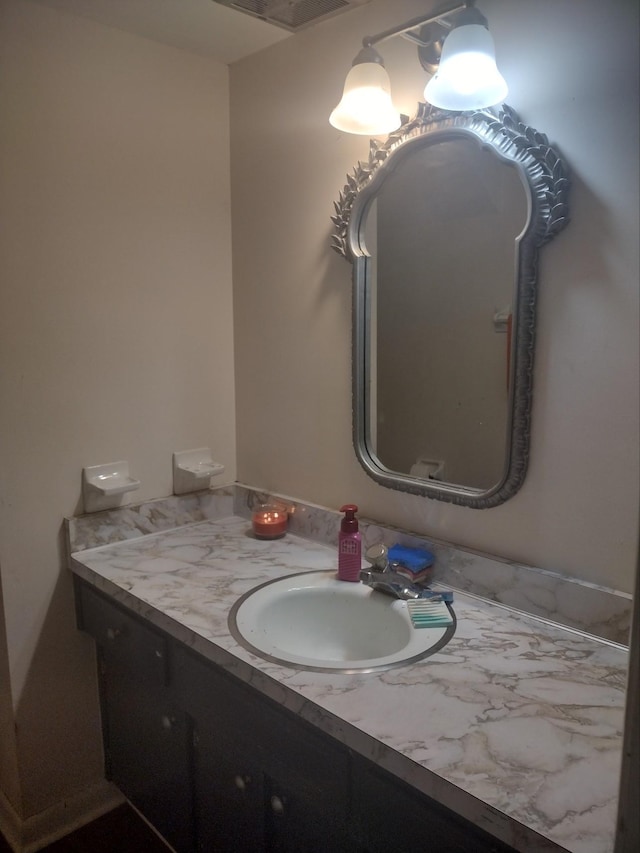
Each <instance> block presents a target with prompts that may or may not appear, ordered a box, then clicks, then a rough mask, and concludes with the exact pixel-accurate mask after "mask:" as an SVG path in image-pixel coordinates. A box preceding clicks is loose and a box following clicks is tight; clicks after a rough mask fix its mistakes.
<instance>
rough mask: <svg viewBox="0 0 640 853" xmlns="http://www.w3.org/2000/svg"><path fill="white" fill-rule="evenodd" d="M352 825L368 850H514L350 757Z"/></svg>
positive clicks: (386, 852)
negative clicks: (351, 765) (352, 768)
mask: <svg viewBox="0 0 640 853" xmlns="http://www.w3.org/2000/svg"><path fill="white" fill-rule="evenodd" d="M353 826H354V833H355V836H356V837H357V838H358V840H359V842H360V844H361V849H362V850H364V851H367V853H389V851H390V850H393V853H416V850H429V851H430V853H470V851H473V853H515V851H514V850H513V848H511V847H509V845H507V844H504V843H503V842H501V841H498V840H497V839H493V838H492V837H491V836H490V835H488V834H487V833H485V832H483V831H482V830H480V829H478V828H477V827H476V826H474V825H473V824H472V823H469V822H468V821H465V820H464V819H463V818H460V817H459V816H457V815H455V814H454V813H453V812H450V811H449V810H448V809H445V808H443V807H442V806H440V805H438V804H437V803H435V802H434V801H433V800H431V799H430V798H429V797H427V796H425V795H423V794H420V793H419V792H418V791H415V790H414V789H413V788H411V787H410V786H408V785H406V784H404V783H403V782H401V781H400V780H396V779H394V778H393V777H392V776H390V775H389V774H388V773H386V772H384V771H382V770H380V769H379V768H377V767H375V766H374V765H373V764H371V762H368V761H365V760H364V759H357V760H355V761H354V773H353Z"/></svg>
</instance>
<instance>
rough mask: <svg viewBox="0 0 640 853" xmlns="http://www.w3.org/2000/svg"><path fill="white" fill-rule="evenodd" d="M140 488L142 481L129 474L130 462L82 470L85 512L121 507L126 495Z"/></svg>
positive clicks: (89, 467)
mask: <svg viewBox="0 0 640 853" xmlns="http://www.w3.org/2000/svg"><path fill="white" fill-rule="evenodd" d="M139 488H140V480H135V479H134V478H133V477H131V475H130V474H129V463H128V462H124V461H121V462H110V463H109V464H107V465H89V466H88V467H86V468H83V469H82V499H83V501H84V511H85V512H99V511H100V510H103V509H113V508H114V507H117V506H121V505H122V504H123V503H124V502H125V501H124V495H126V494H127V493H128V492H134V491H135V490H136V489H139Z"/></svg>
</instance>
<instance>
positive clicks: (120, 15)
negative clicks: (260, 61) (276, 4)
mask: <svg viewBox="0 0 640 853" xmlns="http://www.w3.org/2000/svg"><path fill="white" fill-rule="evenodd" d="M35 2H37V3H40V5H42V6H50V7H51V8H54V9H60V10H62V11H64V12H70V13H72V14H74V15H79V16H81V17H83V18H89V19H91V20H92V21H97V22H98V23H100V24H106V26H109V27H115V28H116V29H119V30H125V31H127V32H130V33H135V34H136V35H139V36H144V37H145V38H149V39H153V40H154V41H159V42H162V44H168V45H171V46H172V47H177V48H181V49H182V50H189V51H191V52H192V53H199V54H202V55H204V56H211V57H213V58H214V59H217V60H219V61H220V62H223V63H225V64H227V65H228V64H230V63H231V62H235V61H236V60H237V59H242V57H243V56H248V55H249V54H251V53H256V52H257V51H259V50H262V49H263V48H265V47H268V46H269V45H271V44H274V43H275V42H278V41H281V40H282V39H285V38H288V37H289V36H290V35H291V33H289V32H288V31H287V30H284V29H281V28H280V27H275V26H273V25H272V24H267V23H265V22H264V21H261V20H259V19H258V18H253V17H251V16H250V15H246V14H244V13H243V12H238V11H236V10H234V9H229V8H228V7H226V6H220V5H219V4H218V3H214V2H213V0H35Z"/></svg>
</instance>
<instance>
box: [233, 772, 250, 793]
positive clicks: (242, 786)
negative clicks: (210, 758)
mask: <svg viewBox="0 0 640 853" xmlns="http://www.w3.org/2000/svg"><path fill="white" fill-rule="evenodd" d="M233 783H234V785H235V786H236V788H237V789H238V790H239V791H246V790H247V787H248V786H249V784H250V783H251V777H250V776H241V775H240V774H239V773H238V774H237V775H236V776H234V777H233Z"/></svg>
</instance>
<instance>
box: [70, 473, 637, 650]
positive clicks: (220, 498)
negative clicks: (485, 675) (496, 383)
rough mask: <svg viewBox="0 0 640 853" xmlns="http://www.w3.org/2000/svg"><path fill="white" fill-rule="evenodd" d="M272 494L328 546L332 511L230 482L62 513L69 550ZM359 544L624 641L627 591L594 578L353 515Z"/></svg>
mask: <svg viewBox="0 0 640 853" xmlns="http://www.w3.org/2000/svg"><path fill="white" fill-rule="evenodd" d="M269 499H276V500H278V501H280V502H283V503H286V504H287V505H288V507H289V509H290V521H289V529H290V530H291V532H292V533H296V534H298V535H299V536H304V537H306V538H307V539H311V540H314V541H316V542H321V543H324V544H327V545H335V544H336V542H337V537H338V529H339V524H340V518H341V515H340V513H339V512H337V511H335V510H330V509H327V508H326V507H320V506H315V505H314V504H310V503H306V502H304V501H298V500H295V499H292V498H289V497H286V496H283V495H276V494H272V493H268V492H262V491H259V490H256V489H253V488H251V487H250V486H244V485H241V484H236V485H233V486H226V487H222V488H219V489H212V490H209V491H203V492H194V493H193V494H189V495H181V496H171V497H167V498H158V499H156V500H152V501H146V502H143V503H140V504H137V505H130V506H124V507H122V508H119V509H115V510H107V511H104V512H97V513H92V514H90V515H84V516H77V517H75V518H71V519H67V522H66V523H67V531H68V539H69V542H70V548H71V552H72V553H74V552H77V551H84V550H86V549H88V548H96V547H99V546H101V545H108V544H111V543H113V542H119V541H121V540H123V539H134V538H137V537H139V536H145V535H147V534H150V533H159V532H161V531H164V530H170V529H172V528H175V527H181V526H183V525H185V524H195V523H198V522H201V521H213V520H215V519H219V518H224V517H226V516H229V515H233V514H235V515H238V516H240V517H244V518H247V519H249V518H250V517H251V510H252V508H253V507H254V506H256V505H257V504H259V503H263V502H266V501H267V500H269ZM360 531H361V533H362V540H363V548H364V547H367V546H369V545H372V544H375V543H377V542H383V543H384V544H385V545H393V544H394V543H396V542H400V543H402V544H404V545H414V546H422V547H427V548H429V550H431V551H433V553H434V554H435V556H436V562H435V574H434V580H435V581H436V582H438V583H439V584H443V585H445V586H448V587H451V588H453V589H458V590H463V591H464V592H466V593H468V594H471V595H477V596H478V597H480V598H483V599H488V600H491V601H494V602H496V603H498V604H502V605H504V606H506V607H510V608H513V609H515V610H520V611H523V612H525V613H529V614H531V615H533V616H538V617H541V618H543V619H548V620H549V621H551V622H555V623H558V624H560V625H564V626H566V627H569V628H575V629H577V630H579V631H585V632H586V633H589V634H593V635H595V636H598V637H602V638H604V639H606V640H609V641H611V642H614V643H619V644H621V645H626V644H627V642H628V636H629V628H630V624H631V605H632V597H631V596H630V595H627V594H626V593H622V592H618V591H616V590H612V589H607V588H605V587H599V586H597V585H595V584H591V583H587V582H584V581H579V580H576V579H574V578H567V577H563V576H562V575H560V574H556V573H554V572H550V571H547V570H543V569H538V568H535V567H533V566H526V565H521V564H517V563H513V562H510V561H508V560H504V559H502V558H500V557H494V556H490V555H488V554H482V553H479V552H474V551H470V550H468V549H464V548H460V547H458V546H456V545H453V544H451V543H447V542H442V541H439V540H437V539H432V538H427V537H420V536H416V535H414V534H411V533H409V532H407V531H404V530H401V529H398V528H395V527H391V526H386V525H382V524H380V523H379V522H373V521H369V520H367V519H365V518H362V517H360Z"/></svg>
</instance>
